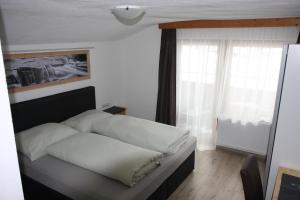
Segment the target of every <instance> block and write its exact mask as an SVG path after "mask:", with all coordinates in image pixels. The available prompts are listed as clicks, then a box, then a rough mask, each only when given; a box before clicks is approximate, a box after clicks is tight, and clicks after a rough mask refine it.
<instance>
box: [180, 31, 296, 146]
mask: <svg viewBox="0 0 300 200" xmlns="http://www.w3.org/2000/svg"><path fill="white" fill-rule="evenodd" d="M297 35H298V28H251V29H249V28H247V29H246V28H243V29H183V30H178V31H177V59H178V60H177V126H179V127H182V128H186V129H189V130H190V131H191V133H192V134H193V135H194V136H196V137H197V141H198V144H197V146H198V149H199V150H207V149H214V148H215V145H216V128H215V127H216V123H217V118H222V119H231V120H232V121H240V122H242V123H257V122H259V121H266V122H270V121H271V118H272V115H273V109H274V102H275V96H276V89H277V82H278V75H279V68H280V61H281V53H282V46H283V44H285V43H288V42H294V41H296V39H297Z"/></svg>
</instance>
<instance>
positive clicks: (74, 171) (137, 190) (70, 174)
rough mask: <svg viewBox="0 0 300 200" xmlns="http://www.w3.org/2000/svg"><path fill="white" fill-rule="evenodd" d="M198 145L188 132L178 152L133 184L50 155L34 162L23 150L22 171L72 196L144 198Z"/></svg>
mask: <svg viewBox="0 0 300 200" xmlns="http://www.w3.org/2000/svg"><path fill="white" fill-rule="evenodd" d="M195 148H196V138H195V137H193V136H189V138H188V140H187V142H186V143H185V144H184V145H183V146H182V147H181V148H180V149H179V151H178V152H177V153H176V154H173V155H169V156H167V157H165V158H164V159H163V160H162V161H161V165H160V166H159V167H158V168H157V169H155V170H154V171H153V172H152V173H151V174H149V175H148V176H146V177H145V178H143V179H142V180H141V181H140V182H139V183H137V184H136V185H135V186H134V187H131V188H130V187H128V186H125V185H123V184H122V183H120V182H117V181H115V180H112V179H109V178H107V177H104V176H102V175H100V174H97V173H94V172H92V171H89V170H87V169H84V168H81V167H78V166H76V165H73V164H70V163H67V162H64V161H62V160H59V159H57V158H54V157H52V156H49V155H47V156H44V157H42V158H40V159H38V160H36V161H34V162H31V161H30V160H29V159H28V158H27V157H25V156H23V155H22V154H19V155H18V156H19V163H20V169H21V172H22V173H23V174H25V175H26V176H28V177H30V178H32V179H34V180H36V181H38V182H40V183H42V184H44V185H46V186H47V187H50V188H52V189H54V190H56V191H58V192H60V193H62V194H64V195H65V196H68V197H70V198H72V199H76V200H121V199H122V200H143V199H146V198H147V197H148V196H150V195H151V194H152V193H153V192H154V191H155V190H156V189H157V188H158V187H159V186H160V185H161V183H163V182H164V181H165V180H166V178H167V177H169V176H170V175H171V174H172V173H173V172H174V171H175V170H176V169H177V168H178V167H179V166H180V164H181V163H182V162H183V161H184V160H185V159H186V158H187V157H188V156H189V155H190V154H191V153H192V152H193V151H194V150H195Z"/></svg>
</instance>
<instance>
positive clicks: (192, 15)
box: [0, 0, 300, 45]
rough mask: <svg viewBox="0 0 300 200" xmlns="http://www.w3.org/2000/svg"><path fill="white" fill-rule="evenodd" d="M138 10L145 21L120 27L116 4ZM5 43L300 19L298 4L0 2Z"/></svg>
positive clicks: (233, 0)
mask: <svg viewBox="0 0 300 200" xmlns="http://www.w3.org/2000/svg"><path fill="white" fill-rule="evenodd" d="M123 4H132V5H140V6H143V7H144V8H145V10H146V15H145V17H144V19H143V20H142V21H141V22H139V23H138V24H137V25H134V26H125V25H122V24H120V23H119V22H118V21H117V20H116V19H114V17H113V16H112V15H111V13H110V8H112V7H113V6H115V5H123ZM0 11H1V12H0V17H1V16H2V17H1V18H0V28H1V29H0V34H1V36H2V38H4V40H5V43H8V44H10V45H17V44H40V43H61V42H64V43H65V42H91V41H106V40H117V39H122V38H124V37H126V36H128V35H130V34H132V33H134V32H136V31H139V30H141V29H143V28H145V27H147V26H150V25H152V24H157V23H159V22H168V21H177V20H188V19H242V18H273V17H300V0H127V1H124V0H0Z"/></svg>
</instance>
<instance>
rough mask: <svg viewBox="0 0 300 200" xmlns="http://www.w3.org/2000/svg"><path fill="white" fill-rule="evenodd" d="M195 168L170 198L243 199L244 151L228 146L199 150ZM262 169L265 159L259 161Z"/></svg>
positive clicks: (204, 199) (194, 199) (185, 199)
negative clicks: (241, 170)
mask: <svg viewBox="0 0 300 200" xmlns="http://www.w3.org/2000/svg"><path fill="white" fill-rule="evenodd" d="M195 159H196V160H195V170H194V171H193V172H192V173H191V174H190V175H189V176H188V177H187V179H186V180H185V181H184V182H183V183H182V184H181V185H180V186H179V187H178V188H177V190H176V191H175V192H174V193H173V194H172V195H171V197H170V198H169V200H243V199H244V193H243V186H242V182H241V178H240V169H241V167H242V163H243V161H244V159H245V156H244V155H240V154H237V153H233V152H229V151H226V150H213V151H201V152H200V151H197V152H196V157H195ZM259 167H260V170H261V172H262V171H263V169H264V163H263V162H261V161H259Z"/></svg>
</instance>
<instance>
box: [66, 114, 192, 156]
mask: <svg viewBox="0 0 300 200" xmlns="http://www.w3.org/2000/svg"><path fill="white" fill-rule="evenodd" d="M63 124H65V125H68V126H71V127H73V128H75V129H77V130H79V131H82V132H85V131H88V132H95V133H98V134H101V135H105V136H108V137H111V138H115V139H118V140H121V141H123V142H126V143H129V144H133V145H137V146H140V147H143V148H147V149H151V150H154V151H158V152H161V153H164V154H173V153H176V152H177V150H178V149H179V148H180V147H181V146H182V145H183V144H184V143H185V142H186V141H187V138H188V136H189V131H188V130H183V129H180V128H177V127H174V126H169V125H165V124H161V123H157V122H153V121H150V120H145V119H140V118H135V117H130V116H127V115H111V114H107V113H105V112H102V111H99V110H89V111H86V112H84V113H81V114H79V115H77V116H75V117H72V118H70V119H68V120H66V121H64V122H63Z"/></svg>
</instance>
